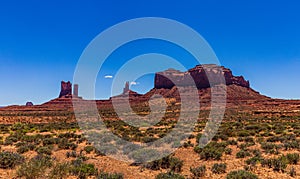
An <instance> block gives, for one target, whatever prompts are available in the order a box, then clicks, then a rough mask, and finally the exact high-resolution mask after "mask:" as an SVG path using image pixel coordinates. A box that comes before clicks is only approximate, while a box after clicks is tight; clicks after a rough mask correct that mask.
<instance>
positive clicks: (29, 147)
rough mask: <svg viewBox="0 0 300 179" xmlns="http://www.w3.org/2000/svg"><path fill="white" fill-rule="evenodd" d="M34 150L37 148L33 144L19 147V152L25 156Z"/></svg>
mask: <svg viewBox="0 0 300 179" xmlns="http://www.w3.org/2000/svg"><path fill="white" fill-rule="evenodd" d="M34 148H35V146H34V145H33V144H25V145H22V146H20V147H18V149H17V152H18V153H20V154H23V153H25V152H28V151H31V150H34Z"/></svg>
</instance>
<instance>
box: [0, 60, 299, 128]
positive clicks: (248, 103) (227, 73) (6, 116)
mask: <svg viewBox="0 0 300 179" xmlns="http://www.w3.org/2000/svg"><path fill="white" fill-rule="evenodd" d="M219 73H222V74H223V75H224V79H223V81H224V80H225V84H226V86H224V85H223V86H222V85H220V83H221V82H222V79H220V78H218V77H219ZM189 74H190V76H191V77H192V78H193V80H192V81H191V80H188V79H187V76H188V75H189ZM170 79H171V80H170ZM208 79H212V81H209V80H208ZM173 82H174V83H176V84H177V85H178V86H182V87H184V88H186V90H184V92H183V93H181V94H179V92H178V89H177V86H176V85H175V84H174V83H173ZM192 83H194V84H195V85H196V87H197V89H198V94H199V99H200V107H201V108H200V109H201V112H206V113H207V112H209V111H210V109H211V89H212V86H214V87H216V88H220V89H223V88H224V87H226V95H227V96H226V98H227V101H226V112H225V119H230V116H232V115H236V116H240V117H243V116H248V117H249V116H251V117H252V118H255V119H264V120H265V119H271V118H274V117H278V116H279V117H280V116H285V117H290V118H291V119H296V118H297V117H300V100H282V99H272V98H270V97H267V96H264V95H261V94H260V93H259V92H257V91H255V90H253V89H252V88H251V87H250V83H249V81H247V80H245V79H244V77H243V76H234V75H233V73H232V71H231V70H230V69H228V68H225V67H220V66H217V65H197V66H196V67H194V68H192V69H190V70H188V71H186V72H180V71H178V70H174V69H168V70H166V71H163V72H157V73H156V75H155V79H154V88H153V89H151V90H150V91H149V92H147V93H146V94H138V93H136V92H134V91H131V90H130V89H129V83H128V82H126V83H125V87H124V90H123V93H122V94H120V95H118V96H114V97H111V98H110V99H108V100H96V104H97V106H98V109H99V111H102V112H103V111H104V112H105V111H110V113H111V114H113V111H114V109H113V106H112V98H114V99H116V100H118V99H126V97H127V96H129V101H130V105H131V107H132V109H133V110H140V109H141V107H140V106H143V107H145V106H146V107H147V106H148V101H149V99H150V98H151V96H153V95H154V94H159V95H162V96H163V97H164V98H165V100H166V102H167V103H168V104H172V105H175V106H177V107H180V97H181V96H184V95H185V96H189V95H190V91H189V87H190V86H191V85H192ZM79 88H80V86H78V85H76V84H75V85H74V88H73V89H74V91H72V84H71V82H69V81H68V82H64V81H62V82H61V91H60V93H59V97H58V98H56V99H53V100H50V101H48V102H46V103H44V104H41V105H33V106H31V105H29V106H8V107H3V108H0V123H15V122H33V123H45V122H61V121H66V122H68V121H74V120H75V117H74V113H73V103H79V104H80V103H82V102H93V101H88V100H84V99H82V98H81V97H78V94H79V93H78V89H79ZM72 92H73V93H72ZM121 101H122V100H121ZM72 102H73V103H72ZM173 111H174V110H173ZM169 113H172V111H171V112H170V111H169ZM114 118H117V115H115V114H114V115H112V116H108V117H107V119H114ZM204 118H205V116H204V117H203V116H202V117H201V114H200V117H199V120H201V119H204Z"/></svg>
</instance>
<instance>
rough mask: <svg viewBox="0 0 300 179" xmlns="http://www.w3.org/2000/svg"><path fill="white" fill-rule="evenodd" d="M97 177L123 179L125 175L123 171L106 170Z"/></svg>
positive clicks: (98, 178)
mask: <svg viewBox="0 0 300 179" xmlns="http://www.w3.org/2000/svg"><path fill="white" fill-rule="evenodd" d="M96 178H97V179H123V178H124V176H123V174H122V173H106V172H100V173H99V174H98V175H97V177H96Z"/></svg>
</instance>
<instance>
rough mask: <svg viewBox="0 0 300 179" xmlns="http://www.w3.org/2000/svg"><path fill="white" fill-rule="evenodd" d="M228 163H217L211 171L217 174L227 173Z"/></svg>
mask: <svg viewBox="0 0 300 179" xmlns="http://www.w3.org/2000/svg"><path fill="white" fill-rule="evenodd" d="M226 168H227V165H226V164H225V163H215V164H214V165H213V166H212V168H211V171H212V172H213V173H216V174H221V173H226Z"/></svg>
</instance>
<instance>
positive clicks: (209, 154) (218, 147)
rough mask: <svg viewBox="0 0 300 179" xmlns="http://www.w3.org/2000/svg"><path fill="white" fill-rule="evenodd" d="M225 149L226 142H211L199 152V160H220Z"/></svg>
mask: <svg viewBox="0 0 300 179" xmlns="http://www.w3.org/2000/svg"><path fill="white" fill-rule="evenodd" d="M226 147H227V143H226V142H221V143H217V142H211V143H209V144H208V145H207V146H206V147H204V148H203V149H202V150H200V151H201V152H200V159H204V160H211V159H212V160H220V159H221V157H222V155H223V152H224V151H225V148H226Z"/></svg>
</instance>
